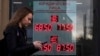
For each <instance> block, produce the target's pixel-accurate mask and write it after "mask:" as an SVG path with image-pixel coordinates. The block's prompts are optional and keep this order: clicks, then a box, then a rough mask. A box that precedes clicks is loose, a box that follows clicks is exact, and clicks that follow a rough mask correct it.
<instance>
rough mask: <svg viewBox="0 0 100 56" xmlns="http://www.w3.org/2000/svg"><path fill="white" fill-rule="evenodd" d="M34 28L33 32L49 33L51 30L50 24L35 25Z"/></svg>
mask: <svg viewBox="0 0 100 56" xmlns="http://www.w3.org/2000/svg"><path fill="white" fill-rule="evenodd" d="M34 28H35V31H51V30H52V26H51V24H35V26H34Z"/></svg>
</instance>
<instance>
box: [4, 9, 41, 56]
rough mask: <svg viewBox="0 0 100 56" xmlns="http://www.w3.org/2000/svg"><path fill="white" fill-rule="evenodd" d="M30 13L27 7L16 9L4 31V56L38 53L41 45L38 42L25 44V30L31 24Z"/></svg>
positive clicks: (24, 55) (28, 55)
mask: <svg viewBox="0 0 100 56" xmlns="http://www.w3.org/2000/svg"><path fill="white" fill-rule="evenodd" d="M32 15H33V13H32V11H31V10H30V9H28V8H27V7H23V8H21V9H18V10H17V11H16V12H15V13H14V15H13V17H12V18H11V20H10V22H9V23H8V25H7V27H6V29H5V30H4V38H5V43H6V48H7V49H6V54H7V55H6V56H18V55H19V56H30V55H31V54H32V53H33V52H36V51H38V50H39V49H40V48H41V47H42V44H41V42H40V41H34V42H33V43H30V44H27V43H26V30H25V28H26V27H28V26H29V25H30V24H31V21H32Z"/></svg>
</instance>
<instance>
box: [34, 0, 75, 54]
mask: <svg viewBox="0 0 100 56" xmlns="http://www.w3.org/2000/svg"><path fill="white" fill-rule="evenodd" d="M67 4H69V5H71V4H70V3H67V2H66V1H34V2H33V11H34V19H33V41H35V40H40V41H42V42H45V41H47V43H46V44H43V46H42V48H41V51H39V52H36V53H34V55H76V43H75V42H73V40H72V38H73V36H72V33H73V29H74V25H73V20H72V19H71V18H70V17H69V16H68V15H67V11H66V10H67V9H66V7H67ZM72 4H74V5H75V3H72Z"/></svg>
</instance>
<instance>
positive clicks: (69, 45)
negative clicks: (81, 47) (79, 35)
mask: <svg viewBox="0 0 100 56" xmlns="http://www.w3.org/2000/svg"><path fill="white" fill-rule="evenodd" d="M66 51H67V52H73V51H74V45H73V44H66Z"/></svg>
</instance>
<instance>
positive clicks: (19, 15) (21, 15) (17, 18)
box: [7, 7, 33, 26]
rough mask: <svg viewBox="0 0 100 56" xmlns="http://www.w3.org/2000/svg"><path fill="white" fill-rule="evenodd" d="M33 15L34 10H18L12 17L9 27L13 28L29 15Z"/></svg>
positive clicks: (23, 8) (25, 8) (24, 8)
mask: <svg viewBox="0 0 100 56" xmlns="http://www.w3.org/2000/svg"><path fill="white" fill-rule="evenodd" d="M29 13H32V14H33V12H32V10H30V9H29V8H27V7H22V8H20V9H18V10H17V11H16V12H15V13H14V14H13V16H12V18H11V20H10V22H9V23H8V25H7V26H13V25H17V24H18V23H19V22H20V21H21V20H22V19H23V18H24V17H25V16H26V15H27V14H29Z"/></svg>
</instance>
